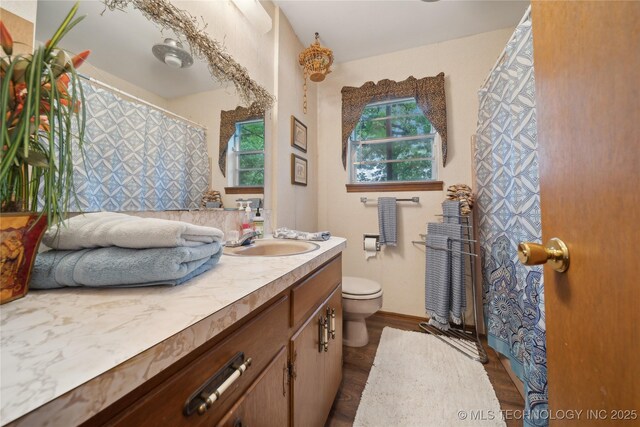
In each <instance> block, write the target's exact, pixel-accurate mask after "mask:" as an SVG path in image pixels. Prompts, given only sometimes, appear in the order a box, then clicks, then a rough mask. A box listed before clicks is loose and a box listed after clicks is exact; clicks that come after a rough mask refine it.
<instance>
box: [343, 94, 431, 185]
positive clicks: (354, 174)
mask: <svg viewBox="0 0 640 427" xmlns="http://www.w3.org/2000/svg"><path fill="white" fill-rule="evenodd" d="M435 136H436V131H435V129H434V128H433V127H432V125H431V123H430V122H429V120H428V119H427V118H426V117H425V115H424V114H423V113H422V111H421V110H420V108H419V107H418V105H417V103H416V101H415V99H413V98H411V99H400V100H393V101H386V102H377V103H373V104H369V105H367V106H366V107H365V109H364V111H363V113H362V117H361V118H360V121H359V122H358V124H357V125H356V128H355V129H354V131H353V133H352V135H351V140H350V145H351V148H350V164H351V181H352V182H356V183H361V182H385V181H396V182H397V181H430V180H434V179H435V178H436V176H435V175H436V174H435V170H434V167H435V165H436V163H435V153H434V138H435Z"/></svg>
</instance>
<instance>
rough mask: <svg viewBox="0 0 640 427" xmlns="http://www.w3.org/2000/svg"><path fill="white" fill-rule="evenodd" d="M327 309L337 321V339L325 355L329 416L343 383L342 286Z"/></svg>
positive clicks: (324, 400) (325, 400) (332, 341)
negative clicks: (333, 313)
mask: <svg viewBox="0 0 640 427" xmlns="http://www.w3.org/2000/svg"><path fill="white" fill-rule="evenodd" d="M325 307H326V309H328V311H327V313H329V315H330V313H331V312H332V311H334V312H335V319H334V321H333V322H332V323H333V325H332V326H334V327H335V338H331V337H330V338H329V351H327V352H326V353H325V354H324V356H325V363H324V379H325V387H324V394H323V408H324V411H325V412H324V413H325V414H328V413H329V411H330V410H331V406H332V405H333V400H334V399H335V397H336V394H337V393H338V389H339V388H340V382H341V381H342V286H338V288H337V289H336V290H335V291H333V293H332V294H331V296H329V299H328V301H327V303H326V305H325ZM330 324H331V322H330Z"/></svg>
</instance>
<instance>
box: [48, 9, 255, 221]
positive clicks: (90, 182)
mask: <svg viewBox="0 0 640 427" xmlns="http://www.w3.org/2000/svg"><path fill="white" fill-rule="evenodd" d="M73 5H74V1H66V0H40V1H38V12H37V19H36V43H43V42H45V41H46V40H47V39H48V38H49V37H51V35H52V34H53V33H54V32H55V30H56V29H57V27H58V25H59V24H60V23H61V22H62V20H63V19H64V17H65V16H66V14H67V13H68V11H69V10H70V9H71V8H72V6H73ZM178 5H179V4H178ZM81 15H86V17H85V18H84V20H83V21H81V22H80V23H79V24H78V25H76V26H75V27H74V28H73V29H72V30H71V31H70V32H69V33H68V34H66V35H65V37H64V38H63V40H62V42H61V43H60V46H61V47H62V48H64V49H65V50H67V51H69V52H70V53H71V54H77V53H79V52H82V51H84V50H87V49H89V50H91V54H90V56H89V58H88V60H87V61H86V62H85V63H84V64H83V65H82V66H81V67H80V68H79V69H78V72H79V74H80V75H82V76H83V79H82V81H83V88H84V91H85V99H86V104H87V110H88V111H90V113H91V116H92V117H95V119H92V120H88V122H87V130H86V135H87V138H88V140H89V142H93V143H96V144H98V145H99V146H100V149H99V150H98V151H100V152H99V153H96V152H95V151H96V150H91V149H89V148H88V151H89V152H88V153H87V158H88V161H89V163H90V164H91V168H95V170H96V171H97V172H95V173H94V172H93V171H88V172H87V173H86V175H87V177H86V180H84V181H83V180H82V179H81V183H80V185H81V186H82V188H83V190H84V189H85V187H86V188H90V190H87V191H86V192H85V193H86V194H85V193H83V194H80V195H79V197H80V199H81V200H82V201H84V203H85V204H86V206H89V209H86V206H85V207H84V208H83V210H95V209H91V206H94V205H95V203H98V204H100V205H101V207H102V209H108V210H167V209H184V208H194V207H196V206H194V205H193V203H194V200H196V199H197V204H198V205H199V201H200V197H201V196H202V193H203V192H204V190H206V189H207V188H210V189H213V190H217V191H220V192H221V193H222V194H223V202H224V205H225V207H234V206H235V205H236V204H235V199H236V198H238V196H235V195H226V196H225V195H224V190H223V189H224V188H225V187H235V186H241V185H244V186H248V185H247V183H249V182H251V183H253V184H255V183H258V182H259V179H256V175H260V173H262V180H264V121H263V125H262V132H263V134H262V150H263V152H262V154H261V155H260V153H257V152H256V150H257V148H256V147H258V145H259V144H258V145H256V138H255V137H253V138H251V144H247V143H246V142H245V143H243V142H242V139H243V138H242V135H240V136H237V135H234V137H232V138H231V140H230V143H229V146H230V147H237V148H238V149H239V150H246V149H247V148H246V147H250V148H251V151H247V152H246V153H243V152H242V151H240V152H239V151H238V150H232V149H230V150H229V152H228V154H227V156H228V157H227V158H226V160H227V163H228V164H229V165H231V166H232V167H231V168H227V169H228V170H227V174H226V175H227V176H223V174H222V172H221V170H220V168H219V167H218V155H219V154H218V147H219V138H220V116H221V111H229V110H234V109H236V107H238V106H239V105H240V104H241V102H240V97H239V96H238V95H237V94H236V90H235V88H234V86H233V85H232V84H229V83H221V82H220V81H217V80H215V79H214V78H213V77H212V76H211V74H210V72H209V68H208V67H209V66H208V64H207V63H205V62H204V61H202V60H199V59H198V58H193V64H192V65H191V66H189V67H183V68H180V65H181V62H182V63H184V64H186V63H188V62H189V58H188V56H189V55H188V54H189V53H190V48H189V45H188V43H186V42H185V40H184V37H182V36H181V35H178V34H176V33H175V32H173V31H171V30H168V29H164V30H161V29H160V28H159V27H158V26H157V25H156V24H155V23H153V22H151V21H149V20H148V19H147V18H146V17H145V16H144V15H143V14H142V12H140V11H139V10H137V9H135V8H134V7H133V6H132V5H131V4H129V5H128V6H126V9H125V10H114V11H110V10H109V9H107V8H106V7H105V5H104V3H102V2H101V1H98V0H91V1H82V2H80V6H79V10H78V14H77V16H81ZM123 29H126V31H123ZM177 43H181V44H182V47H183V50H184V52H181V51H180V50H174V49H172V48H173V47H179V45H178V44H177ZM154 45H157V46H156V48H154V49H155V50H157V51H158V52H157V53H158V54H159V55H160V56H161V57H162V56H164V63H163V62H162V61H161V59H158V58H157V57H156V56H154V53H152V48H153V47H154ZM176 52H178V53H176ZM183 53H184V54H186V56H183ZM238 129H239V130H241V131H244V130H252V131H254V132H255V130H256V126H255V124H252V125H250V126H244V125H243V124H239V127H238ZM244 140H245V141H249V139H244ZM154 144H155V145H154ZM185 146H187V147H190V148H187V150H189V149H190V150H191V151H196V153H193V152H186V153H185V152H184V151H183V150H182V149H183V148H184V147H185ZM150 147H151V148H150ZM196 147H197V148H196ZM203 147H206V155H205V153H203V152H202V151H203ZM106 152H108V153H106ZM261 156H262V157H261ZM260 159H261V161H262V162H263V165H262V170H261V172H260V171H257V170H256V168H258V167H259V166H260V165H258V164H257V163H259V161H260ZM125 160H126V161H127V162H126V163H122V162H124V161H125ZM130 160H131V162H129V161H130ZM123 165H124V166H123ZM205 169H206V170H208V172H206V173H204V174H203V170H205ZM246 169H251V171H248V170H246ZM94 175H95V176H94ZM249 175H251V176H253V178H252V179H247V176H249ZM105 177H108V180H109V183H105V182H103V181H105V179H106V178H105ZM83 178H84V177H83ZM203 180H205V181H206V182H203ZM98 181H100V182H98ZM117 185H120V186H121V187H122V190H121V191H120V190H118V191H116V193H117V194H115V195H114V194H111V193H113V192H114V191H115V190H114V187H116V186H117ZM103 187H109V188H106V190H105V188H103ZM253 187H259V186H258V185H253ZM165 190H166V191H165ZM245 190H246V189H245ZM258 190H260V191H258ZM252 191H254V193H251V194H255V193H258V192H259V193H262V191H261V189H260V188H253V190H252ZM97 193H101V194H102V193H105V194H106V193H109V194H107V195H106V196H105V195H104V194H103V195H102V196H95V194H97ZM232 193H233V194H237V193H242V194H247V191H235V192H234V191H233V190H232V189H230V191H229V194H232ZM185 194H186V197H187V199H188V200H191V202H190V205H188V206H181V203H182V201H181V200H182V199H184V197H185ZM100 197H102V199H100V200H97V201H96V200H94V199H96V198H100ZM105 197H107V198H111V199H113V200H107V201H105V200H104V198H105ZM243 197H244V196H243ZM247 197H249V196H247ZM260 197H261V196H260ZM129 198H132V199H133V200H128V199H129ZM105 203H106V205H105Z"/></svg>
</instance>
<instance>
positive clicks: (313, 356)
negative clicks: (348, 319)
mask: <svg viewBox="0 0 640 427" xmlns="http://www.w3.org/2000/svg"><path fill="white" fill-rule="evenodd" d="M332 315H333V316H335V317H333V320H331V317H332ZM332 326H333V328H332ZM325 339H326V340H327V341H326V343H325V342H324V340H325ZM289 348H290V351H291V356H290V357H291V364H292V378H291V384H292V385H291V402H292V405H291V412H292V421H293V423H292V424H293V426H294V427H297V426H300V427H302V426H323V425H324V423H325V421H326V419H327V416H328V415H329V411H330V410H331V405H332V404H333V400H334V399H335V396H336V393H337V392H338V388H339V387H340V382H341V381H342V286H340V285H338V287H337V288H336V289H335V290H334V291H333V292H332V293H331V295H330V296H329V298H327V299H326V300H325V301H324V302H323V303H322V304H321V305H320V306H319V307H318V308H317V309H316V311H314V312H313V314H311V316H310V317H309V318H308V319H307V321H306V322H305V323H304V324H303V325H302V327H301V328H300V329H299V330H298V331H297V332H296V333H295V334H294V335H293V336H292V337H291V343H290V346H289Z"/></svg>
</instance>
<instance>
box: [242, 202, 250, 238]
mask: <svg viewBox="0 0 640 427" xmlns="http://www.w3.org/2000/svg"><path fill="white" fill-rule="evenodd" d="M250 231H252V230H251V205H250V204H247V207H246V208H245V210H244V215H242V234H243V235H244V234H246V233H248V232H250Z"/></svg>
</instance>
